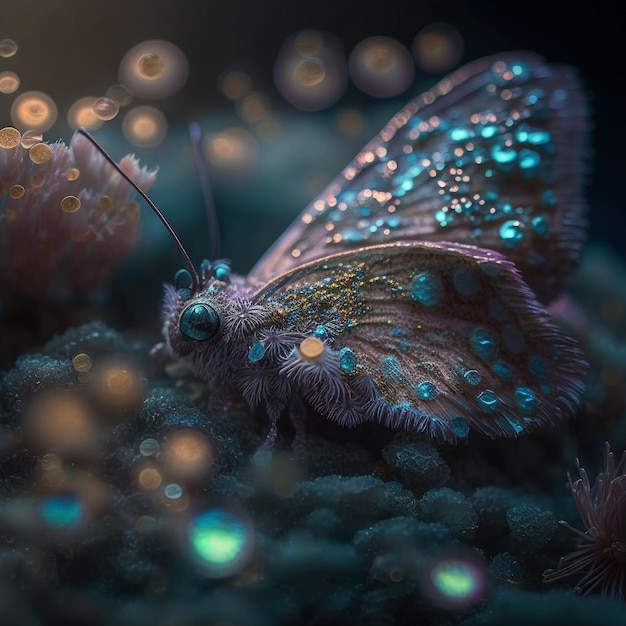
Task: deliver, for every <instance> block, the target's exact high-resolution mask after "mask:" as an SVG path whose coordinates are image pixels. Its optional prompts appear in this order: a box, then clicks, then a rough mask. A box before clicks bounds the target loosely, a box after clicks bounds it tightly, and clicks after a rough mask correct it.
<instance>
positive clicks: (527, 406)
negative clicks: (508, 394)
mask: <svg viewBox="0 0 626 626" xmlns="http://www.w3.org/2000/svg"><path fill="white" fill-rule="evenodd" d="M515 401H516V402H517V406H518V407H519V408H520V409H522V411H524V412H525V413H534V412H535V411H536V410H537V407H538V406H539V398H537V394H536V393H535V392H534V391H533V390H532V389H529V388H528V387H518V388H517V389H516V390H515Z"/></svg>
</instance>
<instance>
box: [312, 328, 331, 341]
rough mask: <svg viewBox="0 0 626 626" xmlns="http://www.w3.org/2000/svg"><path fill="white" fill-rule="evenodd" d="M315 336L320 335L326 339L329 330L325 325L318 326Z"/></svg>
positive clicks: (314, 332)
mask: <svg viewBox="0 0 626 626" xmlns="http://www.w3.org/2000/svg"><path fill="white" fill-rule="evenodd" d="M313 336H314V337H319V338H320V339H325V338H326V337H328V330H326V327H325V326H318V327H317V328H316V329H315V330H314V331H313Z"/></svg>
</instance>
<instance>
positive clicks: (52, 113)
mask: <svg viewBox="0 0 626 626" xmlns="http://www.w3.org/2000/svg"><path fill="white" fill-rule="evenodd" d="M57 115H58V109H57V105H56V104H55V102H54V100H53V99H52V98H51V97H50V96H49V95H48V94H46V93H43V92H42V91H25V92H24V93H22V94H20V95H19V96H18V97H17V98H15V100H14V101H13V104H12V105H11V121H12V122H13V124H15V126H17V127H18V128H20V129H24V130H27V129H31V128H32V129H34V130H39V131H41V132H44V131H46V130H48V129H49V128H50V127H51V126H52V125H53V124H54V123H55V122H56V120H57Z"/></svg>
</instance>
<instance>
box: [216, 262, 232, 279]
mask: <svg viewBox="0 0 626 626" xmlns="http://www.w3.org/2000/svg"><path fill="white" fill-rule="evenodd" d="M229 276H230V268H229V267H228V266H227V265H217V266H216V267H215V278H216V280H221V281H224V282H228V277H229Z"/></svg>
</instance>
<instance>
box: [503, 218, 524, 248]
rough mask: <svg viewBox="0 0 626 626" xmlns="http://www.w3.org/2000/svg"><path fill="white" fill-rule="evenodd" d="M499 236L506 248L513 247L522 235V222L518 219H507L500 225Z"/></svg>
mask: <svg viewBox="0 0 626 626" xmlns="http://www.w3.org/2000/svg"><path fill="white" fill-rule="evenodd" d="M500 237H501V238H502V241H503V242H504V245H505V246H506V247H507V248H513V247H515V246H517V245H518V244H519V242H520V241H521V240H522V238H523V237H524V224H522V223H521V222H520V221H518V220H507V221H506V222H504V224H502V226H500Z"/></svg>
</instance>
